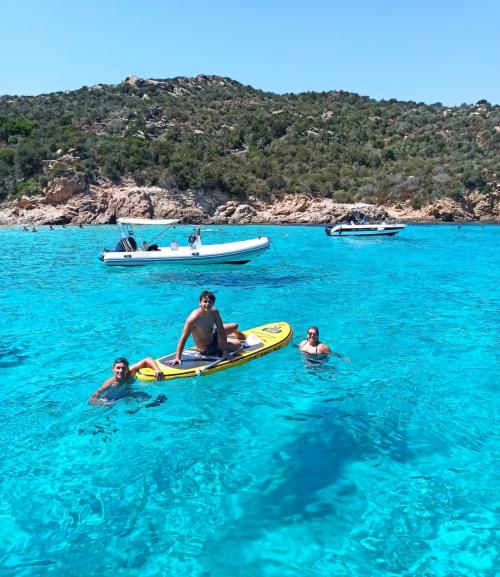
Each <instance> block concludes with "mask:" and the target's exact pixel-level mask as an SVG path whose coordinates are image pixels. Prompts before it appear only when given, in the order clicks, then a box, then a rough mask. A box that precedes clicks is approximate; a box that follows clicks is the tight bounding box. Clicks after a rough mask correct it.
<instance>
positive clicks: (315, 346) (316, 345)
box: [299, 326, 351, 363]
mask: <svg viewBox="0 0 500 577" xmlns="http://www.w3.org/2000/svg"><path fill="white" fill-rule="evenodd" d="M299 351H300V352H302V353H307V354H308V355H333V356H334V357H339V358H340V359H342V360H343V361H346V362H347V363H350V362H351V359H350V358H349V357H344V356H342V355H341V354H340V353H336V352H334V351H332V350H331V349H330V347H329V346H328V345H327V344H326V343H322V342H321V341H320V340H319V329H318V327H314V326H313V327H309V328H308V329H307V333H306V338H305V339H304V340H303V341H302V342H301V343H300V345H299Z"/></svg>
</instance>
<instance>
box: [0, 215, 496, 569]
mask: <svg viewBox="0 0 500 577" xmlns="http://www.w3.org/2000/svg"><path fill="white" fill-rule="evenodd" d="M212 228H213V227H212ZM188 230H189V229H188V228H185V229H182V230H178V231H177V232H176V235H177V238H178V240H181V239H183V238H184V237H185V236H186V235H187V233H188ZM259 234H268V235H270V236H271V237H272V240H273V247H272V248H271V250H270V251H268V252H267V253H266V254H264V255H263V256H261V257H260V258H258V259H257V260H255V261H254V262H252V263H250V264H248V265H245V266H242V267H230V266H226V267H207V268H204V269H198V268H185V269H172V268H168V267H154V268H146V267H144V268H133V269H122V268H111V269H110V268H106V267H105V266H104V265H102V264H101V263H100V262H99V261H98V260H97V256H98V254H99V252H100V250H101V249H102V247H104V246H108V247H112V246H114V243H115V240H116V230H115V228H114V227H85V228H83V229H79V228H76V227H68V228H65V229H62V228H57V229H56V230H54V231H50V230H48V229H47V228H43V227H41V228H40V229H39V231H38V232H37V233H27V232H21V231H19V230H14V229H0V241H1V245H2V247H3V248H2V256H1V257H0V258H1V261H2V267H1V270H2V275H1V276H0V299H1V301H0V302H1V322H0V386H1V403H0V423H1V429H0V431H1V433H0V434H1V441H2V459H1V461H0V474H1V477H0V478H1V481H2V491H1V494H0V575H9V576H10V575H15V576H16V577H18V576H19V577H24V576H38V575H51V576H57V577H59V576H65V577H67V576H75V577H76V576H78V577H83V576H89V575H109V576H131V577H132V576H141V577H156V576H165V575H168V576H194V577H226V576H227V577H233V576H234V577H247V576H248V577H254V576H255V577H258V576H265V577H268V576H269V577H271V576H272V577H274V576H276V577H286V576H295V575H301V576H328V577H333V576H335V577H337V576H340V577H344V576H363V577H364V576H367V575H370V576H392V575H404V576H410V575H411V576H421V577H434V576H436V577H440V576H443V577H444V576H462V575H463V576H471V575H474V576H476V575H477V576H484V577H493V576H494V575H498V574H499V573H500V557H499V554H498V542H499V536H500V527H499V516H500V497H499V495H500V465H499V450H500V426H499V425H500V417H499V411H498V398H499V394H498V391H499V386H498V351H499V345H500V342H499V332H498V328H499V300H498V296H499V295H498V286H499V264H500V263H499V260H500V259H499V249H498V246H499V239H500V227H498V226H484V227H483V226H480V225H477V226H476V225H471V226H462V227H460V228H459V227H457V226H456V225H455V226H451V225H450V226H447V225H443V226H410V227H408V229H407V230H406V231H404V232H403V233H401V234H400V235H398V236H396V237H394V238H389V239H387V238H385V239H384V238H381V239H338V238H328V237H326V235H325V234H324V232H323V230H322V228H320V227H271V226H268V227H260V226H247V227H243V226H241V227H236V226H235V227H221V228H220V231H218V232H217V231H216V232H211V233H207V234H206V236H205V240H206V241H207V242H217V241H229V240H237V239H240V238H248V237H252V236H256V235H259ZM166 240H172V239H166ZM204 288H208V289H211V290H213V291H215V292H216V294H217V306H218V307H219V309H220V310H221V313H222V317H223V320H225V321H226V322H229V321H237V322H239V323H240V326H241V327H242V328H245V327H252V326H256V325H258V324H263V323H267V322H272V321H277V320H287V321H289V322H290V323H291V324H292V326H293V328H294V331H295V335H294V338H293V341H292V344H291V345H289V346H288V347H286V348H285V349H283V350H281V351H278V352H275V353H273V354H272V355H268V356H266V357H263V358H261V359H258V360H256V361H254V362H251V363H249V364H246V365H243V366H241V367H237V368H234V369H231V370H228V371H223V372H220V373H217V374H215V375H211V376H204V377H198V378H195V379H183V380H178V381H174V382H171V383H163V384H156V385H155V384H152V385H149V386H143V385H139V384H137V386H136V387H135V390H136V391H142V392H144V393H147V394H148V395H151V400H153V399H154V398H156V396H157V395H158V394H159V393H163V394H165V395H166V396H167V397H168V400H167V401H166V402H165V403H163V404H161V405H159V406H155V407H149V408H147V407H146V404H147V401H146V402H145V401H144V400H142V399H140V398H136V397H132V398H129V399H127V400H122V401H119V402H117V403H116V404H115V405H114V406H113V407H112V408H105V407H91V406H89V405H87V399H88V397H89V396H90V395H91V393H92V392H93V391H94V390H95V389H96V388H97V387H98V386H99V385H100V384H101V383H102V381H103V380H104V379H105V378H107V377H108V376H110V374H111V372H110V364H111V361H112V360H113V359H114V358H115V357H117V356H119V355H126V356H127V357H128V358H130V359H132V360H137V359H139V358H142V357H143V356H146V355H151V356H154V357H157V356H160V355H162V354H164V353H167V352H170V351H172V350H174V348H175V344H176V342H177V339H178V336H179V333H180V330H181V328H182V324H183V321H184V320H185V317H186V316H187V314H188V313H189V312H190V311H191V310H192V309H193V308H195V306H196V305H197V300H198V295H199V293H200V291H201V290H202V289H204ZM310 324H317V325H319V327H320V329H321V337H322V340H324V341H325V342H327V343H328V344H330V346H331V347H332V348H333V349H334V350H336V351H339V352H340V353H342V354H343V355H346V356H348V357H350V358H351V359H352V362H351V363H345V362H343V361H341V360H340V359H331V360H329V361H328V362H327V363H325V364H319V365H313V366H311V365H310V364H308V363H307V362H306V361H305V360H304V359H303V357H302V355H301V354H300V353H299V352H298V350H297V348H296V346H297V344H298V343H299V342H300V340H302V339H303V338H304V337H305V331H306V328H307V327H308V326H309V325H310Z"/></svg>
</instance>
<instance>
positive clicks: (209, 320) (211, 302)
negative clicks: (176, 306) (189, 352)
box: [167, 290, 245, 366]
mask: <svg viewBox="0 0 500 577" xmlns="http://www.w3.org/2000/svg"><path fill="white" fill-rule="evenodd" d="M189 335H191V336H192V337H193V340H194V344H195V345H196V348H197V349H198V350H199V351H200V353H201V354H202V355H205V356H207V357H225V358H228V356H229V353H232V352H234V351H237V350H238V349H239V348H240V347H241V341H242V340H244V339H245V335H244V334H243V333H242V332H241V331H240V330H239V328H238V325H237V324H236V323H226V324H223V322H222V319H221V316H220V313H219V311H218V310H217V309H216V308H215V295H214V293H212V292H210V291H207V290H205V291H203V292H202V293H201V295H200V307H199V308H197V309H195V310H194V311H193V312H192V313H191V314H190V315H189V316H188V318H187V320H186V322H185V323H184V328H183V329H182V334H181V338H180V339H179V342H178V343H177V350H176V353H175V359H172V360H171V361H168V363H167V365H171V366H173V365H180V364H181V362H182V361H181V359H182V351H183V350H184V345H185V344H186V341H187V340H188V338H189ZM227 335H234V336H235V337H236V338H233V339H228V338H227Z"/></svg>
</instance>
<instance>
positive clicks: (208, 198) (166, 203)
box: [0, 173, 500, 225]
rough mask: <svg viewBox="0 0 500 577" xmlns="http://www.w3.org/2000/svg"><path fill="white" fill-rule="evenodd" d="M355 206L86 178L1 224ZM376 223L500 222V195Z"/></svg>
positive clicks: (339, 211)
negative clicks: (97, 181)
mask: <svg viewBox="0 0 500 577" xmlns="http://www.w3.org/2000/svg"><path fill="white" fill-rule="evenodd" d="M352 209H353V205H350V204H341V203H337V202H334V201H333V200H332V199H329V198H318V197H313V196H307V195H294V194H285V195H283V196H281V197H277V198H273V199H269V200H266V199H263V198H258V197H255V196H248V197H245V198H241V199H238V200H236V199H235V198H234V197H232V196H230V195H229V194H227V193H224V192H221V191H210V192H205V191H203V190H190V191H186V192H178V191H173V190H165V189H163V188H159V187H139V186H137V185H135V184H134V183H132V182H127V183H124V184H123V185H120V186H113V185H111V184H109V183H104V184H102V185H101V186H96V185H92V186H91V185H89V183H88V182H87V180H86V179H85V177H84V176H83V175H80V174H78V173H75V174H71V175H69V176H66V177H65V178H56V179H54V180H53V181H51V182H50V183H49V185H48V187H47V189H46V191H45V195H44V196H37V197H23V198H21V199H19V200H17V201H15V202H14V203H13V204H11V205H10V206H4V207H3V210H0V224H4V225H9V224H10V225H12V224H16V223H20V224H30V225H34V224H69V223H73V224H108V223H115V222H116V219H117V218H118V217H120V216H135V217H142V218H179V219H181V220H183V221H184V222H191V223H199V222H206V223H212V224H226V223H228V224H248V223H264V224H320V223H329V222H337V221H344V222H345V221H350V220H353V219H354V214H353V212H352ZM363 212H364V214H365V215H366V216H367V217H368V219H370V220H386V219H397V220H403V221H413V222H453V221H473V220H483V221H485V220H489V221H497V222H499V221H500V191H495V192H493V193H491V194H488V195H483V194H480V193H479V192H471V193H470V194H469V195H468V196H466V197H464V198H463V200H462V202H458V201H456V200H453V199H450V198H444V199H441V200H439V201H437V202H435V203H433V204H432V205H429V206H426V207H423V208H421V209H414V208H412V206H411V204H410V203H409V202H408V203H407V204H404V205H402V204H398V205H396V206H385V207H383V206H373V207H365V208H364V210H363Z"/></svg>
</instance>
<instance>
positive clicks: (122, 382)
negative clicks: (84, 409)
mask: <svg viewBox="0 0 500 577" xmlns="http://www.w3.org/2000/svg"><path fill="white" fill-rule="evenodd" d="M143 367H150V368H151V369H153V371H154V372H155V377H156V380H158V379H161V377H162V375H163V373H162V372H161V370H160V368H159V367H158V365H157V364H156V362H155V361H154V360H153V359H152V358H151V357H146V358H145V359H142V361H139V362H137V363H134V364H133V365H130V366H129V364H128V361H127V359H126V358H125V357H119V358H118V359H116V360H115V361H114V362H113V365H112V367H111V368H112V370H113V376H112V377H110V378H109V379H106V380H105V381H104V383H103V384H102V385H101V386H100V387H99V388H98V389H97V391H96V392H95V393H94V394H93V395H92V396H91V397H90V399H89V404H95V403H100V404H101V405H109V401H110V400H113V399H107V400H102V399H101V396H102V394H103V393H104V392H107V393H108V395H109V394H110V393H112V395H111V396H114V397H118V396H119V394H120V392H121V391H120V389H125V388H126V387H127V386H130V385H131V384H132V383H133V382H134V377H135V373H136V372H137V371H138V370H139V369H142V368H143Z"/></svg>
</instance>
